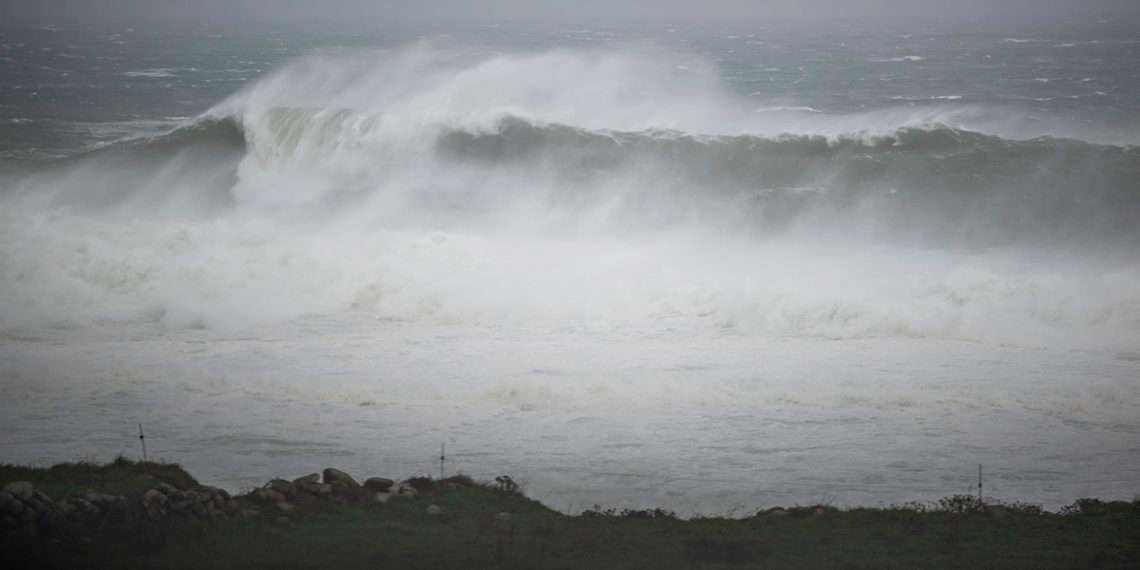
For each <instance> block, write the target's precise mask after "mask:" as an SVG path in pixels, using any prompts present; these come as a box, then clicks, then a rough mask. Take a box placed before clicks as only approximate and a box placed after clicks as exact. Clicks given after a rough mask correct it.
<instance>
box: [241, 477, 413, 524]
mask: <svg viewBox="0 0 1140 570" xmlns="http://www.w3.org/2000/svg"><path fill="white" fill-rule="evenodd" d="M416 492H417V491H416V489H415V487H414V486H412V485H410V484H408V483H407V482H402V483H397V482H395V481H393V480H391V479H386V478H384V477H371V478H369V479H366V480H365V481H364V482H363V483H360V482H358V481H357V480H356V479H354V478H353V477H352V476H351V475H349V474H348V473H345V472H344V471H341V470H339V469H333V468H329V469H325V470H324V471H323V472H322V473H319V474H318V473H313V474H310V475H305V476H304V477H298V478H297V479H294V480H292V481H286V480H284V479H274V480H272V481H270V482H268V483H266V484H265V485H264V486H262V487H261V488H259V489H257V490H255V491H253V492H252V493H250V495H249V496H250V497H251V498H252V499H254V500H255V501H257V502H258V503H260V504H261V505H264V506H266V507H270V508H274V509H276V510H277V511H279V512H281V513H283V514H289V513H292V512H293V511H295V510H296V509H297V507H298V506H306V505H310V504H313V503H318V502H323V501H329V502H337V503H364V502H375V503H386V502H388V499H389V498H391V497H393V496H401V495H402V496H412V495H415V494H416Z"/></svg>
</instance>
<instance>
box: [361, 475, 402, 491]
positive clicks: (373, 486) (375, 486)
mask: <svg viewBox="0 0 1140 570" xmlns="http://www.w3.org/2000/svg"><path fill="white" fill-rule="evenodd" d="M395 484H396V482H395V481H393V480H391V479H386V478H384V477H369V478H368V480H366V481H365V482H364V488H365V489H368V490H369V491H372V492H373V493H380V492H383V491H387V490H388V489H391V488H392V486H393V485H395Z"/></svg>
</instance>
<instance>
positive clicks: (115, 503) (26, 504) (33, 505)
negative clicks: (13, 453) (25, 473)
mask: <svg viewBox="0 0 1140 570" xmlns="http://www.w3.org/2000/svg"><path fill="white" fill-rule="evenodd" d="M127 514H128V504H127V499H126V497H120V496H117V495H106V494H102V493H84V494H82V495H75V496H71V497H68V498H66V499H63V500H60V501H53V500H52V499H51V497H49V496H48V495H47V494H46V493H44V492H43V491H40V490H38V489H36V488H35V486H34V485H32V484H31V483H29V482H27V481H15V482H12V483H8V484H6V485H4V487H3V489H0V525H2V528H3V530H5V531H22V532H25V533H27V534H33V535H34V534H38V533H39V532H41V531H44V530H49V529H52V528H58V527H62V526H65V525H83V526H97V525H101V524H104V523H106V522H114V521H119V520H122V519H124V518H125V517H126V516H127Z"/></svg>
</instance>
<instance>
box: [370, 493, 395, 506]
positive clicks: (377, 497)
mask: <svg viewBox="0 0 1140 570" xmlns="http://www.w3.org/2000/svg"><path fill="white" fill-rule="evenodd" d="M391 498H392V493H376V494H374V495H372V502H373V503H379V504H381V505H383V504H385V503H387V502H388V499H391Z"/></svg>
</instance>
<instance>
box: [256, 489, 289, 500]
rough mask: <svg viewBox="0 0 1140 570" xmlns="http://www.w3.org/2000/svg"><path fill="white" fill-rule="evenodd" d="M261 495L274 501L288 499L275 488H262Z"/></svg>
mask: <svg viewBox="0 0 1140 570" xmlns="http://www.w3.org/2000/svg"><path fill="white" fill-rule="evenodd" d="M260 495H261V496H262V497H263V498H265V499H267V500H269V501H270V502H273V503H284V502H285V501H286V500H288V497H286V496H285V494H284V493H279V492H277V491H274V490H273V489H262V490H261V493H260Z"/></svg>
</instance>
